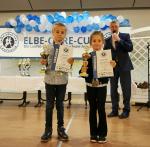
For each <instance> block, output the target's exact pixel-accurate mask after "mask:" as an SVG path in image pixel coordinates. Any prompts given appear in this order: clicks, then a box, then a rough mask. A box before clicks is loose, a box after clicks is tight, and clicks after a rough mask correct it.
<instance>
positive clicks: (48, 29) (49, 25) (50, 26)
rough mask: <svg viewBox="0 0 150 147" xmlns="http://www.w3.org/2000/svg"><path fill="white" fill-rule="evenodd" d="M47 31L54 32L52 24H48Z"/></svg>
mask: <svg viewBox="0 0 150 147" xmlns="http://www.w3.org/2000/svg"><path fill="white" fill-rule="evenodd" d="M46 30H47V31H51V30H52V24H51V23H48V24H47V25H46Z"/></svg>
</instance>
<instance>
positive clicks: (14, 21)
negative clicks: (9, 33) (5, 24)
mask: <svg viewBox="0 0 150 147" xmlns="http://www.w3.org/2000/svg"><path fill="white" fill-rule="evenodd" d="M9 22H10V24H11V26H13V27H15V26H17V22H16V20H14V19H10V20H9Z"/></svg>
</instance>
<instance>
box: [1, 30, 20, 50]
mask: <svg viewBox="0 0 150 147" xmlns="http://www.w3.org/2000/svg"><path fill="white" fill-rule="evenodd" d="M18 44H19V41H18V38H17V36H16V35H15V34H14V33H12V32H7V33H4V34H2V35H1V36H0V49H1V50H2V51H4V52H7V53H10V52H14V51H15V50H16V49H17V47H18Z"/></svg>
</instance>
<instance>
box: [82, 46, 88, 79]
mask: <svg viewBox="0 0 150 147" xmlns="http://www.w3.org/2000/svg"><path fill="white" fill-rule="evenodd" d="M89 49H90V47H89V46H85V48H84V51H85V53H83V55H82V58H83V65H82V68H81V73H80V76H81V77H87V76H88V74H87V66H88V61H87V60H88V59H89V58H90V54H89V53H88V51H89Z"/></svg>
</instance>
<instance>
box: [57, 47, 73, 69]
mask: <svg viewBox="0 0 150 147" xmlns="http://www.w3.org/2000/svg"><path fill="white" fill-rule="evenodd" d="M72 56H73V49H72V48H71V47H68V46H66V45H61V46H60V47H59V53H58V56H57V61H56V66H55V70H56V71H62V72H69V71H70V68H71V64H69V63H68V61H67V60H68V59H69V58H71V57H72Z"/></svg>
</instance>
